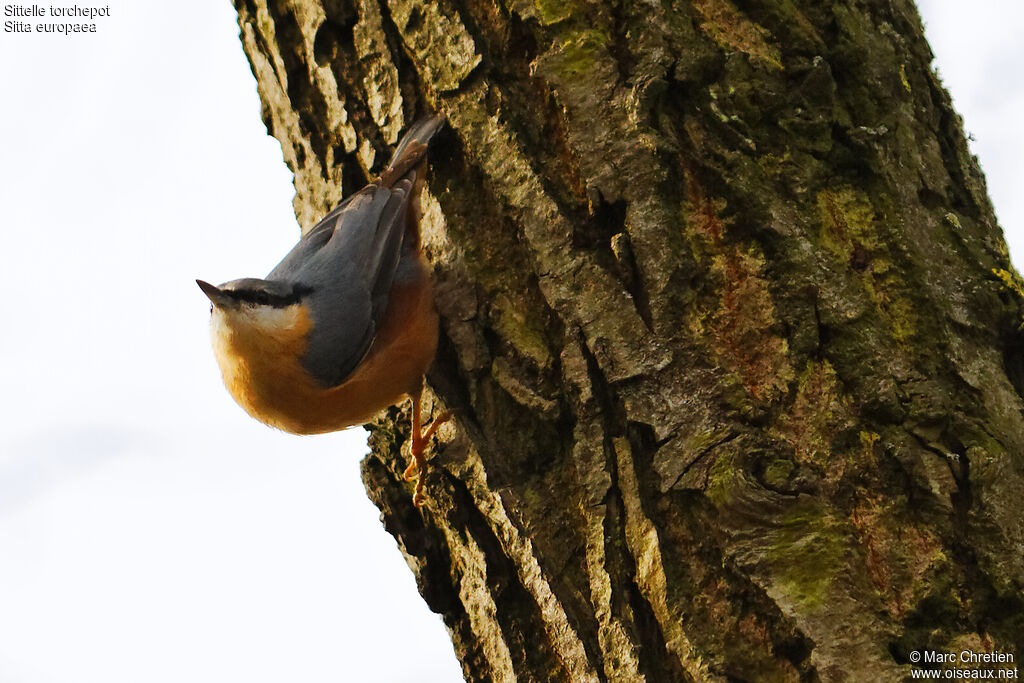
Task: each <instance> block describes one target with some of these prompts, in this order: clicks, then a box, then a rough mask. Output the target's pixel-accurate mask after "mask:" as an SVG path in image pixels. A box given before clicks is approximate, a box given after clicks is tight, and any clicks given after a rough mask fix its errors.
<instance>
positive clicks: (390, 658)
mask: <svg viewBox="0 0 1024 683" xmlns="http://www.w3.org/2000/svg"><path fill="white" fill-rule="evenodd" d="M171 7H172V5H167V4H166V3H156V2H141V1H138V0H137V1H136V2H116V0H115V1H114V2H111V10H112V15H113V16H112V17H111V18H110V19H101V20H99V21H100V33H99V34H97V35H92V36H79V37H58V36H41V35H23V34H9V33H0V131H2V133H3V138H2V139H3V146H2V151H0V226H2V230H0V258H3V261H4V264H3V265H4V267H3V269H2V270H0V292H3V294H4V301H5V305H6V311H5V320H6V322H5V324H4V328H3V329H4V333H3V334H2V335H0V359H2V360H0V387H2V388H3V389H4V391H3V392H2V393H0V415H3V420H2V422H0V683H90V682H96V683H100V682H102V683H138V681H145V682H146V683H160V682H162V681H168V682H170V681H174V682H176V683H177V682H180V681H190V682H196V683H223V682H225V681H228V682H232V681H247V682H252V683H263V682H266V683H270V682H274V683H279V682H281V681H303V682H304V683H316V682H317V681H360V682H363V681H367V682H373V681H381V682H384V683H391V682H404V681H409V682H412V681H416V682H417V683H433V682H437V683H447V682H449V681H451V682H454V681H459V680H461V675H460V669H459V667H458V665H457V663H456V662H455V658H454V655H453V653H452V648H451V644H450V642H449V641H448V637H447V633H446V632H445V630H444V628H443V625H442V623H441V620H440V618H439V617H437V616H436V615H433V614H431V613H430V612H429V611H428V610H427V608H426V606H425V605H424V603H423V602H422V600H421V599H420V598H419V596H418V594H417V593H416V590H415V585H414V582H413V579H412V574H411V573H410V572H409V570H408V568H407V567H406V566H405V563H404V561H403V560H402V558H401V556H400V554H399V552H398V550H397V548H396V546H395V543H394V541H393V540H392V539H391V537H390V536H389V535H388V534H387V533H386V532H385V531H384V530H383V528H382V527H381V525H380V522H379V520H378V515H377V510H376V508H374V507H373V505H372V504H370V503H369V502H368V501H367V499H366V497H365V494H364V492H363V489H362V485H361V483H360V481H359V460H360V459H361V457H362V454H363V453H364V451H365V434H364V432H363V431H362V430H358V429H357V430H350V431H348V432H345V433H342V434H334V435H328V436H321V437H313V438H297V437H290V436H287V435H284V434H281V433H278V432H275V431H273V430H270V429H267V428H265V427H263V426H262V425H260V424H258V423H256V422H254V421H252V420H251V419H249V418H248V417H247V416H246V415H245V414H244V413H243V412H242V411H241V410H239V409H238V408H237V407H236V406H235V405H234V404H233V403H232V402H231V399H230V398H229V396H228V394H227V392H226V391H225V390H224V389H223V387H222V386H221V385H220V381H219V376H218V373H217V369H216V366H215V364H214V360H213V356H212V353H211V351H210V349H209V344H208V338H207V317H208V305H207V302H206V299H205V297H204V296H203V294H202V293H201V292H200V291H199V289H198V288H197V287H196V286H195V284H194V283H193V280H194V278H196V277H201V278H203V279H206V280H210V281H212V282H220V281H224V280H228V279H231V278H235V277H240V276H248V275H260V274H262V273H264V272H266V271H268V270H269V269H270V268H271V267H272V266H273V265H274V264H275V263H276V261H277V260H278V259H279V258H280V256H281V255H283V254H284V253H285V251H286V250H287V249H288V248H289V247H290V246H291V244H292V243H293V241H294V240H295V239H296V238H297V235H298V229H297V227H296V225H295V219H294V216H293V214H292V208H291V197H292V193H293V189H292V186H291V176H290V173H289V172H288V171H287V169H286V168H285V166H284V164H283V163H282V161H281V151H280V147H279V145H278V143H277V141H276V140H274V139H272V138H269V137H267V136H266V131H265V129H264V126H263V124H262V122H261V121H260V117H259V102H258V99H257V96H256V89H255V83H254V81H253V79H252V76H251V74H250V72H249V68H248V65H247V63H246V61H245V58H244V55H243V53H242V50H241V46H240V44H239V42H238V37H237V34H238V29H237V26H236V24H235V18H234V13H233V10H232V9H231V6H230V4H229V3H227V2H223V1H222V2H209V0H179V1H178V2H176V3H174V4H173V9H171ZM921 10H922V13H923V14H924V15H925V18H926V23H927V26H928V34H929V37H930V38H931V40H932V45H933V48H934V49H935V52H936V53H937V55H938V59H937V61H938V65H939V67H940V70H941V72H942V75H943V77H944V80H945V83H946V85H947V86H948V87H949V88H950V89H951V90H952V91H953V95H954V99H955V101H956V104H957V107H958V109H959V111H960V112H961V113H962V114H963V115H964V118H965V121H966V127H967V129H968V131H970V132H972V133H973V134H974V136H975V138H976V141H975V142H974V143H973V149H974V151H975V152H976V153H977V154H978V155H979V156H980V158H981V161H982V164H983V165H984V168H985V171H986V173H987V176H988V182H989V189H990V193H991V195H992V197H993V200H994V202H995V206H996V210H997V212H998V214H999V216H1000V218H1001V222H1002V225H1003V228H1004V229H1005V230H1006V231H1007V233H1008V238H1009V240H1010V242H1011V249H1012V250H1013V251H1014V253H1015V254H1016V258H1015V261H1016V262H1017V263H1020V262H1021V258H1024V252H1022V249H1024V234H1022V231H1024V224H1022V219H1024V216H1022V212H1024V206H1022V200H1021V197H1020V192H1018V191H1016V184H1017V182H1018V180H1019V178H1018V177H1019V173H1018V164H1019V161H1018V160H1019V159H1021V158H1024V144H1022V136H1021V134H1020V131H1019V130H1018V129H1017V119H1018V118H1019V112H1020V111H1022V110H1024V94H1022V93H1024V87H1022V84H1021V79H1020V77H1019V76H1018V75H1017V70H1016V66H1017V65H1018V64H1019V63H1020V61H1021V60H1020V57H1021V51H1022V48H1021V47H1019V46H1018V41H1017V36H1019V35H1021V34H1022V32H1024V18H1022V16H1024V15H1022V13H1021V10H1019V9H1018V8H1017V5H1016V4H1015V3H1011V2H1008V1H1005V0H1004V2H1000V3H995V2H991V1H988V2H980V3H973V4H970V5H969V6H968V5H966V4H963V3H957V2H953V0H945V1H944V2H939V1H938V0H928V1H926V2H923V3H922V5H921ZM396 624H401V625H402V626H401V628H400V629H398V630H393V627H394V626H395V625H396Z"/></svg>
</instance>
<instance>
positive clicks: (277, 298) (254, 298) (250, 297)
mask: <svg viewBox="0 0 1024 683" xmlns="http://www.w3.org/2000/svg"><path fill="white" fill-rule="evenodd" d="M312 291H313V289H312V288H311V287H304V286H297V287H295V288H294V289H293V290H292V293H291V294H287V295H284V296H281V295H276V294H271V293H270V292H268V291H266V290H265V289H229V290H225V293H226V294H227V295H228V296H230V297H231V298H233V299H235V300H236V301H242V302H244V303H250V304H257V305H260V306H273V307H275V308H284V307H285V306H291V305H292V304H297V303H299V301H300V300H301V299H302V297H303V296H305V295H306V294H309V293H310V292H312Z"/></svg>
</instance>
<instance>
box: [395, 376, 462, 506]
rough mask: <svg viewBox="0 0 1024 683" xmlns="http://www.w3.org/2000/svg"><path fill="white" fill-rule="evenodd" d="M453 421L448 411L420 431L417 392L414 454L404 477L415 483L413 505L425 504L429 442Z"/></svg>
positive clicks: (411, 451)
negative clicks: (446, 423) (424, 481)
mask: <svg viewBox="0 0 1024 683" xmlns="http://www.w3.org/2000/svg"><path fill="white" fill-rule="evenodd" d="M450 419H452V414H451V413H450V412H448V411H445V412H443V413H441V414H440V415H439V416H437V418H435V419H434V421H433V422H431V423H430V427H428V428H427V431H425V432H421V431H420V424H421V422H420V394H419V392H416V393H415V394H413V396H412V446H411V447H410V448H409V451H410V453H411V454H412V462H411V463H410V464H409V466H408V467H407V468H405V473H404V474H403V475H402V476H404V477H405V480H406V481H415V482H416V488H415V490H414V491H413V494H412V502H413V505H415V506H417V507H419V506H420V505H422V504H423V475H424V474H425V473H426V471H427V456H426V455H424V451H425V450H426V449H427V442H428V441H430V437H432V436H433V435H434V432H436V431H437V428H438V427H440V426H441V425H443V424H444V423H445V422H447V421H448V420H450Z"/></svg>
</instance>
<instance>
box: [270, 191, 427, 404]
mask: <svg viewBox="0 0 1024 683" xmlns="http://www.w3.org/2000/svg"><path fill="white" fill-rule="evenodd" d="M410 175H412V174H410ZM411 187H412V181H411V180H410V179H408V178H406V179H403V180H401V181H399V182H397V183H395V184H394V186H393V187H390V188H388V187H381V186H379V185H369V186H367V187H366V188H364V189H363V190H361V191H360V192H359V193H357V194H356V195H353V197H351V198H350V199H349V200H346V203H345V206H344V207H343V208H342V207H339V208H342V210H340V211H337V212H332V214H331V215H329V216H328V218H325V220H324V221H321V223H319V224H318V225H317V226H315V227H314V228H313V229H312V230H310V231H309V232H308V233H307V234H306V235H305V236H304V237H303V238H302V240H301V241H300V242H299V244H298V245H296V246H295V248H293V249H292V251H291V252H290V253H289V254H288V255H287V256H286V257H285V258H284V260H283V261H281V263H279V264H278V265H277V267H275V268H274V270H273V271H271V273H270V275H268V276H267V279H272V280H287V281H290V282H293V283H295V284H298V285H301V286H304V287H306V288H308V289H310V290H311V292H310V293H309V294H308V295H307V296H306V297H305V299H304V301H305V303H306V305H307V306H308V307H309V311H310V315H311V316H312V318H313V328H312V331H311V333H310V336H309V339H308V344H307V347H306V353H305V355H304V357H303V359H302V362H303V365H304V366H305V368H306V370H307V371H309V372H310V374H312V375H313V376H314V377H315V378H316V379H317V380H318V381H319V382H320V383H321V384H322V385H323V386H325V387H329V386H334V385H336V384H339V383H340V382H342V381H344V380H345V379H346V378H347V377H348V376H349V375H350V374H351V373H352V371H353V370H354V369H355V368H356V367H357V366H358V364H359V361H360V360H362V358H363V357H364V356H365V355H366V353H367V351H369V348H370V345H371V344H372V343H373V339H374V336H375V334H376V331H377V327H378V326H379V325H380V322H381V320H382V318H383V317H384V313H385V312H386V310H387V302H388V293H389V292H390V290H391V284H392V282H393V280H394V275H395V268H396V267H397V265H398V261H399V258H400V256H401V250H402V241H403V237H404V235H405V232H406V227H407V226H406V221H407V220H408V215H409V211H408V203H409V198H410V197H409V195H410V192H411Z"/></svg>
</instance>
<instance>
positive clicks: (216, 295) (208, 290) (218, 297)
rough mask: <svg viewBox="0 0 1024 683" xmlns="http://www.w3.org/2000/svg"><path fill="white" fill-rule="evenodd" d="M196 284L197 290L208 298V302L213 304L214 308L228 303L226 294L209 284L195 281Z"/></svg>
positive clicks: (229, 299) (228, 299) (228, 298)
mask: <svg viewBox="0 0 1024 683" xmlns="http://www.w3.org/2000/svg"><path fill="white" fill-rule="evenodd" d="M196 284H197V285H199V289H201V290H203V294H205V295H206V296H208V297H210V301H212V302H213V305H214V306H226V305H227V304H228V302H230V301H231V298H230V297H229V296H228V295H227V294H225V293H224V292H222V291H221V290H219V289H217V288H216V287H214V286H213V285H211V284H210V283H209V282H204V281H203V280H196Z"/></svg>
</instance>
